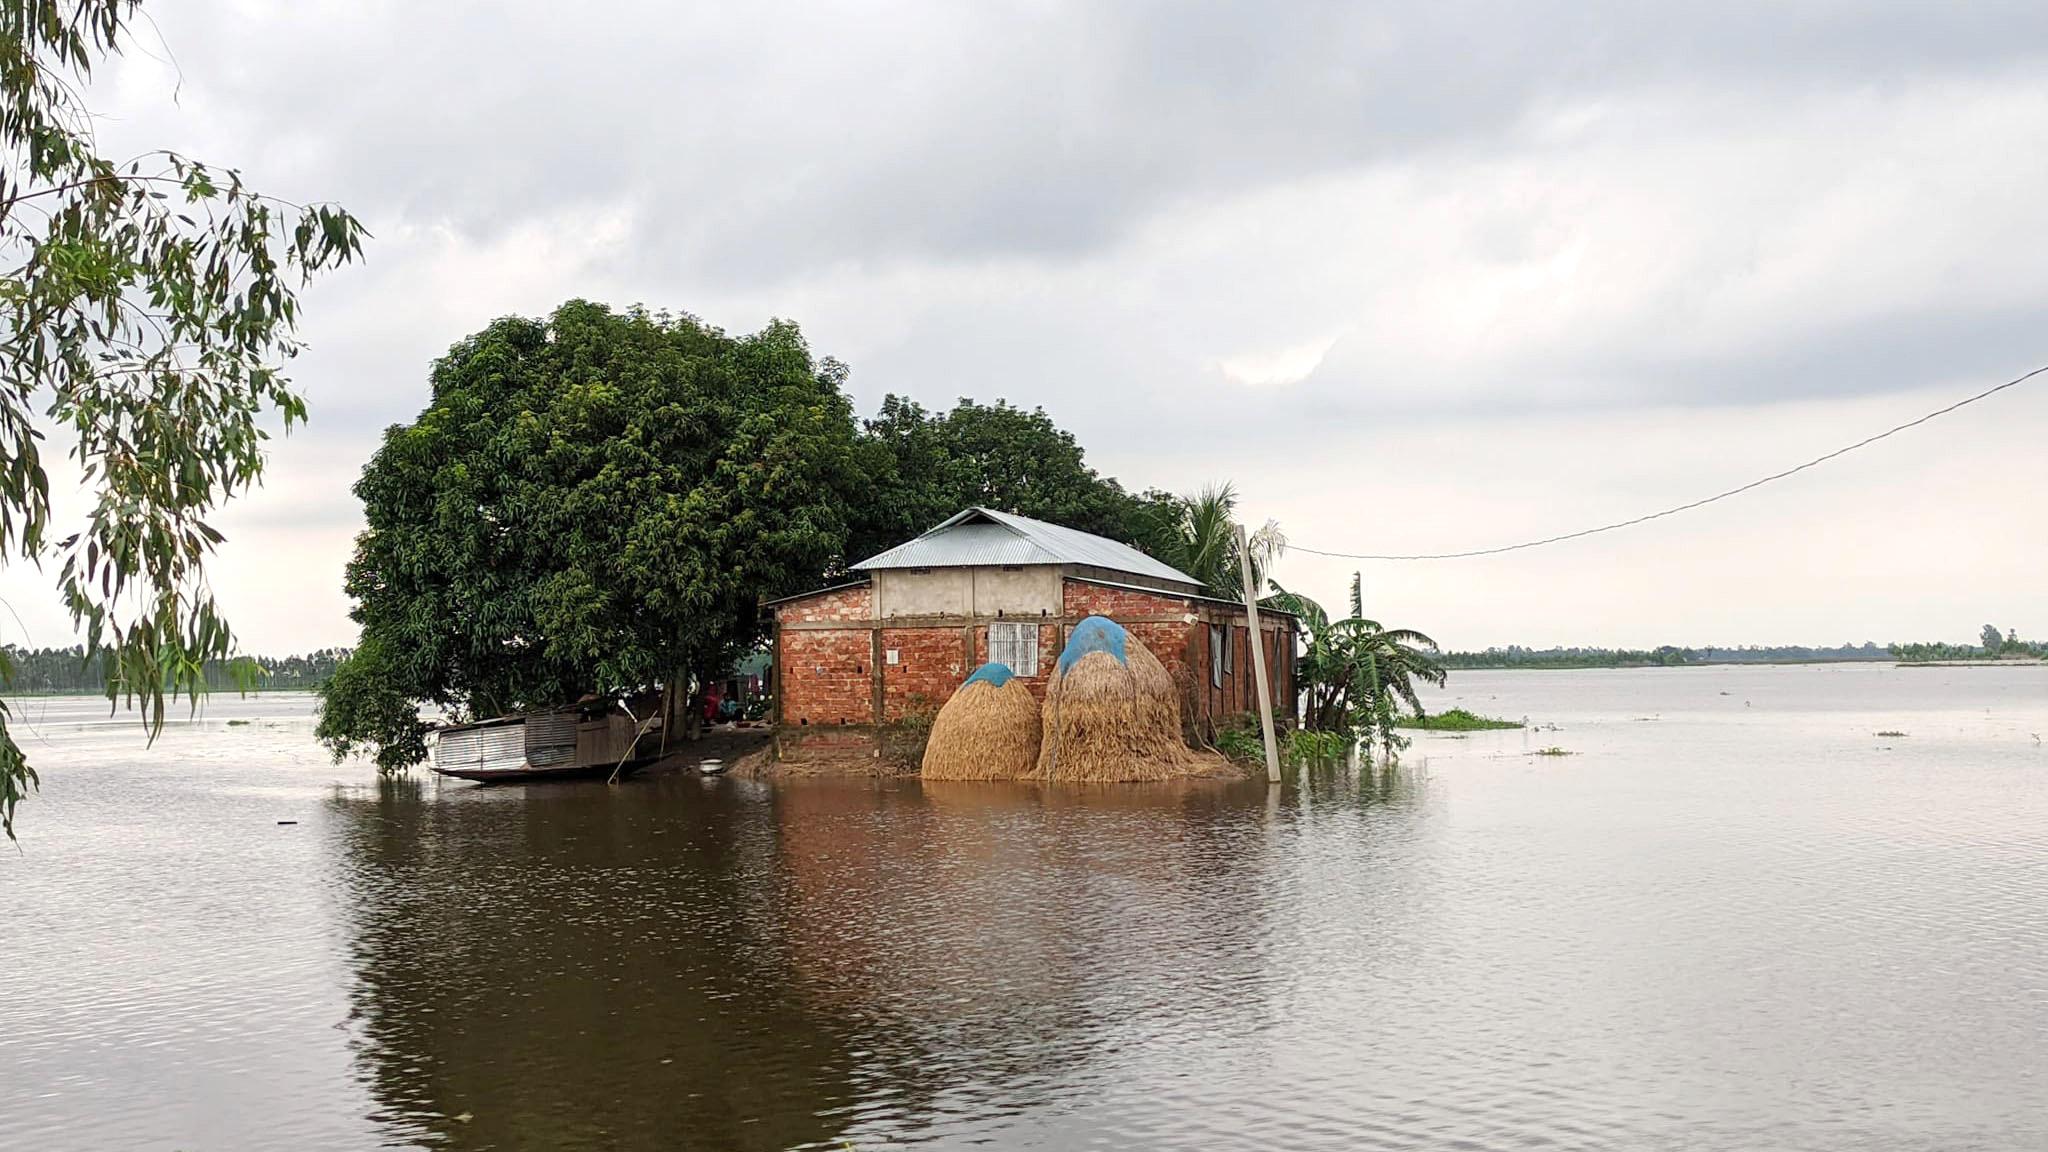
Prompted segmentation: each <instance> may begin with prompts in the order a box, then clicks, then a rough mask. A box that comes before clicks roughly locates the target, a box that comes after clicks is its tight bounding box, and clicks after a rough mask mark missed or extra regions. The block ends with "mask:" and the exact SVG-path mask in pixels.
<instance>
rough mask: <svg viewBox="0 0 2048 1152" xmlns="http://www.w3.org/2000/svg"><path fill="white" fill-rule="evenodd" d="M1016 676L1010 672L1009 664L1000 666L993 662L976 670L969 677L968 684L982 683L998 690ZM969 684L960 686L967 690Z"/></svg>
mask: <svg viewBox="0 0 2048 1152" xmlns="http://www.w3.org/2000/svg"><path fill="white" fill-rule="evenodd" d="M1015 675H1016V673H1015V672H1012V671H1010V666H1009V665H1008V664H998V663H996V662H995V661H993V660H991V661H989V662H988V663H986V664H983V665H982V666H981V667H979V668H976V669H975V670H974V672H973V674H972V675H970V676H968V677H967V684H972V683H974V682H976V681H980V682H981V683H983V684H991V685H994V686H995V687H997V688H1001V687H1002V686H1003V685H1005V684H1008V683H1009V682H1010V677H1012V676H1015ZM967 684H962V685H960V686H961V687H962V688H965V687H967Z"/></svg>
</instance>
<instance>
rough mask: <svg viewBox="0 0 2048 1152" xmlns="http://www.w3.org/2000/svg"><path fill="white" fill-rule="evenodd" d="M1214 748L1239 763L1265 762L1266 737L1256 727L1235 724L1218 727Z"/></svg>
mask: <svg viewBox="0 0 2048 1152" xmlns="http://www.w3.org/2000/svg"><path fill="white" fill-rule="evenodd" d="M1216 750H1217V751H1218V752H1221V753H1223V755H1224V756H1226V757H1228V758H1229V759H1231V760H1234V761H1236V762H1237V763H1239V764H1264V763H1265V762H1266V738H1265V737H1264V736H1262V735H1260V733H1259V730H1258V729H1256V728H1247V727H1244V726H1243V725H1237V726H1235V727H1229V728H1222V729H1218V730H1217V732H1216Z"/></svg>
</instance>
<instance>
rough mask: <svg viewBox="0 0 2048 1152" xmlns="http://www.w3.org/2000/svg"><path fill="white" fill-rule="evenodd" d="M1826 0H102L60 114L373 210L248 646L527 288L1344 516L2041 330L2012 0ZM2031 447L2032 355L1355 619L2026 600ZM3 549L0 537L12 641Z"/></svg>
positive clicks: (337, 316) (1485, 491)
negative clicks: (1044, 428)
mask: <svg viewBox="0 0 2048 1152" xmlns="http://www.w3.org/2000/svg"><path fill="white" fill-rule="evenodd" d="M1862 7H1864V6H1857V5H1845V4H1840V3H1825V4H1811V5H1797V4H1785V5H1755V6H1734V5H1703V4H1693V3H1688V4H1653V3H1634V2H1631V3H1625V4H1624V3H1617V4H1601V3H1588V2H1579V3H1573V4H1569V5H1558V6H1555V7H1551V6H1544V5H1537V4H1526V3H1523V4H1501V5H1477V4H1459V3H1439V4H1433V5H1383V6H1382V5H1364V4H1355V5H1322V4H1316V5H1309V4H1299V5H1289V6H1282V5H1275V4H1270V3H1246V4H1238V5H1233V4H1199V5H1191V4H1165V3H1161V4H1136V3H1126V4H1102V3H1094V4H1060V3H1050V2H1039V3H1018V4H1007V5H1003V4H958V3H933V4H928V5H920V4H873V3H863V4H857V5H855V4H848V5H837V6H835V5H826V4H821V3H815V2H806V3H801V4H786V5H785V4H774V3H752V4H746V5H731V6H728V7H725V8H712V7H709V6H703V7H699V6H691V5H684V4H673V3H645V4H623V3H622V4H601V3H592V4H589V5H585V6H581V7H573V8H572V7H565V6H563V5H561V4H559V3H540V2H534V3H507V2H502V0H494V2H491V3H474V4H470V3H452V2H445V0H440V2H435V3H416V2H380V0H299V2H295V3H276V4H272V3H259V2H255V0H243V2H239V3H230V2H222V0H151V2H150V3H148V4H147V5H146V10H147V11H148V12H149V13H150V14H152V15H153V16H154V18H155V23H156V25H157V27H158V28H160V29H161V33H162V37H163V40H164V41H165V43H167V44H168V46H169V51H170V53H171V56H170V57H167V58H166V59H167V60H168V59H174V60H175V68H173V67H172V66H171V65H170V64H168V63H166V62H165V61H160V60H155V59H151V58H149V57H148V56H145V55H143V54H140V53H133V54H131V55H130V57H129V59H128V60H127V61H126V63H125V64H123V65H122V66H120V67H118V68H115V69H111V70H109V71H108V72H107V73H106V74H105V75H104V76H103V77H102V78H101V81H100V82H99V83H98V84H97V85H96V86H95V88H94V91H93V101H94V103H95V105H96V107H98V108H99V109H101V110H103V111H104V112H105V113H106V114H107V119H106V120H105V122H104V123H103V125H102V128H101V132H102V139H103V142H105V143H106V144H107V145H108V150H109V151H110V152H114V153H116V154H119V155H127V154H128V153H129V152H132V151H136V150H139V149H141V148H146V147H172V148H176V149H179V150H181V151H186V152H189V153H191V154H193V155H196V156H198V157H201V158H203V159H207V160H212V161H217V162H220V163H224V164H230V165H236V166H240V167H241V168H242V169H243V170H244V171H245V173H246V174H247V175H248V176H249V178H250V180H251V181H252V183H254V184H255V185H256V186H257V187H259V188H262V189H264V190H266V191H269V192H273V193H276V194H279V195H283V196H288V197H291V198H294V199H333V200H337V201H340V202H342V203H343V204H345V205H346V206H347V207H348V208H350V209H351V210H352V211H354V212H355V213H356V214H357V215H358V216H359V217H361V218H362V220H363V221H364V222H365V224H366V225H367V226H368V227H369V229H370V230H371V231H372V232H373V233H374V234H375V238H374V239H373V240H372V241H371V242H370V243H369V245H368V249H367V257H368V262H367V264H365V265H363V266H360V267H357V268H353V269H349V270H346V271H343V272H341V273H339V274H336V275H334V276H332V277H330V278H329V279H327V280H326V281H323V282H322V283H320V284H319V285H318V286H317V287H316V288H315V289H314V290H313V291H311V292H310V293H309V295H308V297H307V300H306V317H307V320H306V324H305V327H304V335H305V336H306V338H307V339H308V341H309V342H310V344H311V347H310V349H309V351H308V352H307V353H306V354H305V356H304V357H303V358H302V359H301V360H300V361H299V362H298V365H297V379H298V381H299V383H300V384H301V385H302V386H303V388H304V390H305V391H306V392H307V394H308V395H309V398H310V402H311V405H312V410H313V422H312V425H311V427H310V428H308V429H305V430H302V431H301V432H300V433H298V434H295V435H294V436H292V437H291V438H290V439H289V440H284V441H280V442H279V443H278V444H277V446H276V449H275V451H274V454H273V456H272V461H271V471H270V478H269V481H268V483H267V486H266V487H265V488H264V489H263V490H262V491H260V492H258V493H256V494H254V495H252V496H250V497H248V498H246V499H243V500H241V501H238V502H237V503H236V504H235V505H234V506H233V507H232V508H231V510H229V511H228V512H226V513H224V514H223V515H222V517H221V518H220V525H221V527H222V528H223V529H224V530H225V531H226V532H227V533H228V535H229V538H230V541H229V543H228V544H227V546H226V547H225V548H223V550H222V552H221V554H220V557H219V559H218V561H217V563H216V566H215V570H214V571H215V585H216V589H217V590H218V591H219V592H220V594H221V595H222V597H223V599H224V601H225V603H226V606H227V608H228V610H229V614H230V617H231V619H232V620H233V621H234V622H235V624H236V625H237V627H238V630H239V632H240V634H241V636H242V638H243V642H244V646H245V647H246V648H248V649H250V650H253V651H259V652H269V653H280V652H285V651H297V650H304V649H307V648H311V647H316V646H321V645H327V644H340V643H349V642H352V640H353V637H354V628H353V625H352V624H351V623H350V622H349V620H348V619H347V602H346V599H345V598H344V597H343V595H342V593H341V589H340V583H341V569H342V564H343V562H344V560H345V559H346V557H347V555H348V552H349V549H350V542H351V538H352V536H353V534H354V533H355V531H356V530H357V528H358V526H359V522H360V520H359V512H358V509H357V506H356V504H355V501H354V498H353V497H352V496H351V495H350V494H349V491H348V487H349V485H350V484H351V483H352V482H353V480H354V479H355V476H356V475H357V473H358V472H359V471H360V469H361V468H362V466H363V464H364V462H365V461H366V460H367V459H368V457H369V455H370V453H371V452H372V451H373V449H374V447H375V445H376V442H377V437H378V434H379V431H380V430H381V429H382V428H383V427H384V426H386V425H388V424H390V423H393V422H399V421H407V420H410V419H411V418H412V417H413V416H414V415H416V414H417V412H418V411H419V409H420V408H421V406H422V405H423V403H424V402H425V399H426V373H427V367H428V364H429V362H430V361H431V360H432V359H433V358H434V357H436V356H438V355H439V354H441V353H442V352H443V351H444V350H445V349H446V348H447V347H448V345H449V344H451V343H452V342H453V341H455V340H457V339H459V338H460V337H462V336H463V335H465V334H467V333H470V332H473V331H475V330H476V329H478V328H480V327H482V326H483V325H484V324H486V323H487V322H488V321H490V320H491V319H492V318H494V317H497V316H501V315H505V314H508V313H522V314H541V313H545V312H546V311H548V310H550V309H551V308H553V307H554V306H555V305H557V304H559V303H560V302H561V301H563V300H565V299H568V298H570V297H574V296H585V297H589V298H593V299H597V300H602V301H607V302H610V303H613V304H616V305H621V306H623V305H628V304H632V303H635V302H644V303H646V304H648V305H650V306H654V307H662V308H669V309H675V310H684V311H689V312H692V313H695V314H697V315H699V316H701V317H704V318H705V319H706V320H708V321H710V322H712V323H716V324H718V325H720V326H723V327H725V328H727V329H729V330H734V331H744V330H752V329H754V328H757V327H759V326H760V325H761V324H762V323H763V322H765V321H766V320H767V319H768V318H770V317H772V316H783V317H788V318H791V319H794V320H796V321H798V322H799V323H800V324H801V325H802V326H803V328H804V331H805V332H806V333H807V334H808V336H809V337H810V340H811V342H812V346H813V348H814V350H815V351H817V352H818V353H820V354H830V355H833V356H837V357H839V358H840V359H842V360H844V361H846V362H847V363H849V364H850V365H851V366H852V369H853V375H852V380H851V387H852V389H853V391H854V393H855V397H856V400H857V403H858V404H859V406H860V407H861V408H862V409H863V410H864V411H871V410H872V409H873V407H874V406H875V404H876V402H877V401H879V399H880V397H881V396H882V394H883V393H884V392H890V391H893V392H899V393H907V394H909V395H911V396H914V397H916V398H917V399H919V400H922V401H924V402H926V403H927V404H930V405H934V406H943V405H947V404H949V403H950V402H951V401H952V400H953V399H954V398H956V397H959V396H973V397H976V398H977V399H981V400H985V401H989V400H995V399H998V398H1004V399H1008V400H1010V401H1012V402H1014V403H1017V404H1020V405H1025V406H1031V405H1043V406H1044V407H1045V408H1046V409H1047V410H1048V411H1049V412H1050V413H1051V414H1052V415H1053V417H1054V418H1055V419H1056V420H1057V421H1058V422H1059V423H1061V424H1062V425H1064V426H1065V427H1067V428H1070V429H1072V430H1073V431H1074V432H1075V433H1076V434H1077V435H1078V436H1079V437H1080V439H1081V441H1082V443H1083V444H1084V445H1085V446H1086V447H1087V449H1088V452H1089V457H1090V460H1091V461H1092V462H1093V463H1094V464H1095V465H1096V466H1097V467H1098V468H1099V469H1101V470H1102V471H1104V472H1105V473H1108V474H1111V475H1114V476H1116V477H1117V478H1118V479H1120V480H1121V481H1123V482H1124V483H1125V484H1126V485H1127V486H1129V487H1132V488H1134V489H1135V488H1145V487H1153V486H1161V487H1169V488H1176V489H1187V488H1192V487H1194V486H1196V485H1199V484H1201V483H1203V482H1205V481H1211V480H1223V479H1230V480H1234V481H1235V482H1236V484H1237V486H1238V488H1239V490H1240V492H1241V493H1242V495H1243V498H1244V505H1243V508H1244V511H1245V512H1246V514H1247V515H1248V516H1249V517H1250V518H1251V519H1253V520H1254V521H1257V520H1260V519H1264V518H1265V517H1268V516H1270V517H1274V518H1277V519H1278V520H1279V521H1280V522H1281V523H1282V525H1283V527H1284V528H1285V529H1286V531H1287V533H1288V535H1289V536H1290V537H1292V538H1293V539H1294V540H1295V541H1296V542H1298V543H1300V544H1303V545H1308V546H1311V547H1316V548H1322V549H1329V550H1356V551H1372V552H1389V551H1392V552H1411V551H1433V550H1440V549H1460V548H1471V547H1484V546H1491V545H1495V544H1501V543H1508V542H1512V541H1514V540H1518V539H1523V538H1530V537H1536V536H1543V535H1549V534H1552V533H1556V532H1564V531H1571V530H1574V529H1578V528H1582V527H1586V526H1588V525H1591V524H1594V523H1600V522H1604V521H1608V520H1613V519H1620V518H1624V517H1627V516H1631V515H1636V514H1639V513H1642V512H1646V511H1650V510H1652V509H1654V508H1657V507H1660V506H1663V505H1666V504H1674V503H1680V502H1683V501H1686V500H1691V499H1694V498H1697V497H1699V496H1702V495H1705V494H1707V493H1710V492H1713V491H1718V490H1720V489H1722V488H1726V487H1731V486H1733V485H1735V484H1739V483H1742V482H1744V481H1747V480H1750V479H1753V478H1755V477H1756V476H1758V475H1761V474H1763V473H1766V472H1771V471H1775V470H1777V469H1779V468H1782V467H1785V466H1787V465H1789V464H1792V463H1796V462H1798V461H1800V460H1804V459H1806V458H1809V457H1811V456H1815V455H1818V454H1820V453H1821V452H1825V451H1828V450H1830V449H1832V448H1835V447H1838V446H1840V445H1841V444H1844V443H1847V442H1849V441H1852V440H1855V439H1859V438H1861V437H1862V436H1865V435H1868V434H1869V433H1871V432H1874V431H1878V430H1880V429H1882V428H1885V427H1888V426H1890V425H1892V424H1895V423H1898V422H1900V421H1902V420H1905V419H1910V418H1912V417H1914V416H1917V415H1920V414H1921V413H1923V412H1925V411H1928V410H1931V409H1933V408H1936V407H1939V406H1941V405H1943V404H1946V403H1949V402H1950V401H1952V400H1954V399H1957V398H1959V397H1961V396H1963V395H1967V394H1969V393H1971V392H1975V391H1978V390H1980V389H1982V388H1984V387H1987V386H1989V385H1990V384H1993V383H1997V382H1999V381H2001V380H2004V379H2007V378H2010V377H2012V376H2016V375H2018V374H2020V373H2021V372H2024V371H2026V370H2028V369H2030V368H2033V367H2036V366H2038V365H2040V364H2042V363H2048V323H2044V321H2048V194H2044V189H2048V70H2044V67H2043V66H2044V63H2048V58H2044V57H2048V52H2044V46H2048V6H2043V5H2040V4H2038V3H2025V4H2022V3H2015V4H2010V5H1998V4H1975V5H1971V6H1969V10H1968V11H1967V12H1965V11H1962V10H1961V9H1962V7H1963V6H1960V5H1948V4H1930V5H1926V6H1925V7H1924V9H1923V10H1921V11H1918V12H1914V11H1910V10H1907V9H1904V8H1901V7H1893V6H1886V7H1885V8H1884V10H1882V11H1879V12H1876V13H1871V12H1865V11H1859V10H1858V9H1860V8H1862ZM572 12H573V15H572V14H571V13H572ZM145 46H146V47H148V48H149V49H150V51H151V52H152V53H154V54H156V55H159V56H161V55H163V52H162V49H160V48H158V47H157V46H156V44H155V41H154V37H151V38H150V39H149V40H148V41H146V43H145ZM174 96H175V102H174V101H173V97H174ZM2044 441H2048V377H2044V378H2043V379H2042V380H2041V381H2040V382H2038V383H2036V384H2030V385H2026V386H2022V387H2020V388H2016V389H2012V390H2010V391H2008V392H2006V393H2003V394H2001V395H2000V396H1999V397H1997V398H1995V399H1993V400H1990V401H1986V402H1985V403H1983V404H1980V405H1977V406H1974V407H1972V408H1968V409H1965V410H1963V411H1961V412H1958V413H1956V414H1955V415H1953V416H1950V417H1946V418H1944V419H1943V420H1941V421H1938V422H1935V423H1933V424H1930V425H1928V426H1925V427H1923V428H1920V429H1916V430H1914V431H1912V432H1910V433H1906V434H1904V435H1902V436H1900V437H1897V438H1894V439H1892V440H1888V441H1886V442H1884V443H1883V444H1881V445H1878V446H1876V447H1873V448H1871V449H1867V450H1865V451H1864V452H1861V453H1858V454H1856V455H1854V456H1851V457H1848V458H1845V459H1843V460H1842V461H1840V462H1838V463H1835V464H1832V465H1829V466H1828V467H1827V468H1825V469H1822V470H1816V471H1814V472H1811V473H1806V474H1802V475H1801V476H1799V477H1797V478H1795V479H1793V480H1790V481H1787V482H1785V483H1782V484H1779V485H1774V486H1772V487H1770V488H1768V489H1765V490H1763V491H1760V492H1756V493H1753V494H1750V495H1746V496H1743V497H1740V498H1737V499H1734V500H1730V501H1728V502H1725V503H1722V504H1719V505H1716V506H1714V507H1712V508H1709V509H1705V510H1702V511H1699V512H1695V513H1690V514H1687V515H1685V516H1682V517H1677V518H1672V519H1669V520H1664V521H1660V522H1658V523H1656V524H1652V525H1648V526H1645V527H1641V528H1636V529H1631V530H1629V531H1626V532H1623V533H1617V534H1613V535H1609V536H1606V537H1601V538H1597V539H1593V540H1586V541H1580V542H1575V543H1569V544H1563V545H1558V546H1555V547H1552V548H1547V549H1541V550H1537V551H1531V552H1523V553H1517V554H1513V555H1509V556H1503V557H1496V558H1491V559H1485V560H1467V561H1452V562H1436V563H1423V564H1369V565H1365V566H1364V568H1365V581H1366V588H1367V598H1368V601H1369V605H1368V606H1369V609H1370V614H1373V615H1376V616H1378V617H1379V618H1380V619H1382V620H1385V621H1387V622H1389V623H1394V624H1401V625H1407V626H1413V627H1418V628H1421V629H1423V630H1425V631H1428V632H1430V633H1432V634H1434V635H1435V636H1436V637H1437V639H1439V640H1440V641H1442V642H1444V643H1445V644H1447V645H1450V646H1453V647H1460V648H1471V647H1484V646H1487V645H1491V644H1507V643H1523V644H1531V645H1548V644H1554V643H1587V644H1627V645H1650V644H1657V643H1692V644H1705V643H1722V644H1733V643H1765V642H1776V643H1826V644H1835V643H1841V642H1843V641H1856V642H1861V641H1864V640H1876V641H1879V642H1884V641H1887V640H1892V639H1933V638H1941V639H1949V640H1956V641H1967V640H1970V639H1972V638H1974V636H1975V635H1976V632H1977V630H1978V628H1979V626H1980V625H1982V624H1984V623H1986V622H1996V623H1998V624H2000V625H2001V626H2005V627H2013V628H2017V629H2018V630H2019V631H2020V632H2021V633H2022V635H2027V634H2032V635H2034V636H2043V635H2048V592H2044V589H2048V531H2044V524H2048V515H2044V513H2048V451H2044ZM1351 567H1352V566H1351V565H1347V564H1345V563H1344V562H1341V561H1335V560H1322V559H1318V558H1314V557H1309V556H1306V555H1303V554H1299V553H1297V554H1294V555H1292V556H1290V557H1288V558H1287V559H1286V560H1285V561H1284V562H1283V563H1282V565H1281V567H1280V570H1279V576H1280V579H1281V580H1282V582H1284V583H1286V584H1287V585H1289V586H1290V587H1294V588H1297V589H1299V590H1303V591H1307V592H1309V593H1310V594H1312V595H1317V596H1321V597H1327V598H1329V599H1331V600H1333V601H1334V600H1337V599H1341V594H1342V587H1343V584H1344V582H1345V581H1346V580H1347V579H1348V573H1349V571H1350V569H1351ZM48 584H49V578H48V577H47V576H43V577H38V576H37V575H36V574H35V573H34V572H33V571H32V570H24V569H22V568H20V567H16V568H15V569H13V570H11V571H8V572H6V573H5V574H4V576H0V591H4V593H5V595H6V597H7V599H8V600H9V602H10V603H11V604H12V605H13V606H14V608H15V609H16V611H17V612H19V613H20V615H21V618H22V623H23V625H24V626H26V628H27V629H28V636H27V639H29V640H30V641H31V642H34V643H55V642H63V641H65V640H67V639H68V638H69V630H68V628H67V627H66V625H65V624H64V622H63V619H62V616H61V613H60V612H58V610H57V607H56V598H55V596H54V594H53V593H51V592H50V591H49V589H48ZM10 638H13V637H10Z"/></svg>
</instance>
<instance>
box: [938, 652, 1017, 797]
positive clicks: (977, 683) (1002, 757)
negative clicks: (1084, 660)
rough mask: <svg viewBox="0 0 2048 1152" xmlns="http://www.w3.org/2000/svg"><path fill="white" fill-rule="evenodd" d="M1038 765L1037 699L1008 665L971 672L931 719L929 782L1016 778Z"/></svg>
mask: <svg viewBox="0 0 2048 1152" xmlns="http://www.w3.org/2000/svg"><path fill="white" fill-rule="evenodd" d="M1037 762H1038V699H1037V698H1036V697H1034V696H1032V695H1031V689H1029V688H1027V687H1025V686H1024V682H1023V681H1022V680H1017V679H1015V678H1013V677H1012V675H1011V673H1010V669H1009V666H1008V665H1006V664H983V665H982V666H981V667H979V668H976V669H975V670H974V674H973V675H972V676H969V677H968V678H967V682H966V683H965V684H962V685H960V690H959V691H957V692H955V693H953V698H952V699H951V700H948V701H946V706H945V707H943V708H941V709H939V714H938V716H937V717H936V718H934V719H933V720H932V730H931V735H930V737H929V738H928V739H927V740H926V742H925V746H924V769H923V775H924V778H925V779H927V780H1015V779H1017V778H1018V777H1019V776H1025V775H1028V774H1029V773H1030V772H1031V770H1032V768H1033V767H1034V766H1035V765H1036V764H1037Z"/></svg>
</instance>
